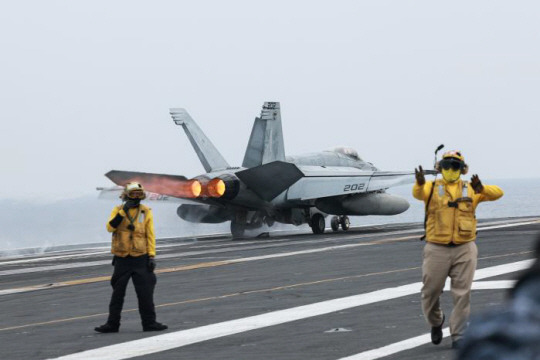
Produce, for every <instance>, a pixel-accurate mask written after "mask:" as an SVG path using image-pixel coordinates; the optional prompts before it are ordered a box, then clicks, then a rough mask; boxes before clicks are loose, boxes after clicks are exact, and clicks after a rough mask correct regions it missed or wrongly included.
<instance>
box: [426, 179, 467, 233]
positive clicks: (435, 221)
mask: <svg viewBox="0 0 540 360" xmlns="http://www.w3.org/2000/svg"><path fill="white" fill-rule="evenodd" d="M458 186H459V188H461V189H462V192H461V197H460V198H458V199H452V196H451V195H450V193H449V192H448V191H447V189H446V185H445V182H444V181H443V180H437V181H436V182H435V184H434V185H433V196H432V198H431V201H430V203H429V207H428V209H427V212H428V214H427V224H426V241H429V242H432V243H436V244H449V243H451V242H452V243H454V244H464V243H467V242H469V241H473V240H475V239H476V216H475V214H474V206H473V200H472V196H473V194H474V190H473V189H472V187H471V185H470V184H469V183H468V182H467V181H462V180H459V183H458Z"/></svg>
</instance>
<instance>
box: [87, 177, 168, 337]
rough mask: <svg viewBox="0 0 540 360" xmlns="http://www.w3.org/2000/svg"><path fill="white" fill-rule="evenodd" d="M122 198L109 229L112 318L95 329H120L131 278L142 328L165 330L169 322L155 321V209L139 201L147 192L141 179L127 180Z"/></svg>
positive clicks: (112, 330)
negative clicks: (112, 269)
mask: <svg viewBox="0 0 540 360" xmlns="http://www.w3.org/2000/svg"><path fill="white" fill-rule="evenodd" d="M121 198H122V200H123V201H124V203H123V204H122V205H119V206H115V207H114V209H113V211H112V213H111V216H110V218H109V222H108V223H107V231H109V232H111V233H112V248H111V253H113V254H114V257H113V265H114V273H113V276H112V278H111V285H112V288H113V293H112V297H111V302H110V304H109V318H108V320H107V322H106V323H105V324H103V325H101V326H98V327H96V328H95V329H94V330H95V331H97V332H100V333H111V332H118V329H119V328H120V314H121V313H122V306H123V305H124V296H125V295H126V287H127V284H128V282H129V279H130V278H131V279H132V281H133V285H134V286H135V292H136V293H137V299H138V301H139V313H140V315H141V321H142V327H143V331H160V330H165V329H167V325H164V324H161V323H158V322H156V311H155V307H154V287H155V285H156V275H155V274H154V269H155V267H156V262H155V260H154V257H155V256H156V237H155V234H154V219H153V215H152V210H151V209H150V208H149V207H147V206H145V205H142V204H141V203H140V202H141V200H143V199H145V198H146V194H145V192H144V189H143V187H142V185H141V184H139V183H134V182H132V183H129V184H127V185H126V186H125V188H124V191H123V193H122V195H121Z"/></svg>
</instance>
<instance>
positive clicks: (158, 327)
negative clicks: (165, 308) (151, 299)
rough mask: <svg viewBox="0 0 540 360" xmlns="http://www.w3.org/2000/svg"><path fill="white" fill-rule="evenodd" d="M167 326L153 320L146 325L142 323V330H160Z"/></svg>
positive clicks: (165, 328)
mask: <svg viewBox="0 0 540 360" xmlns="http://www.w3.org/2000/svg"><path fill="white" fill-rule="evenodd" d="M168 328H169V327H168V326H167V325H164V324H162V323H158V322H153V323H151V324H148V325H143V331H162V330H167V329H168Z"/></svg>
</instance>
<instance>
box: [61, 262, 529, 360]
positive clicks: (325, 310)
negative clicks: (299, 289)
mask: <svg viewBox="0 0 540 360" xmlns="http://www.w3.org/2000/svg"><path fill="white" fill-rule="evenodd" d="M531 262H532V260H523V261H518V262H514V263H510V264H504V265H498V266H492V267H489V268H484V269H479V270H477V272H476V274H477V276H476V275H475V280H479V279H484V278H487V277H492V276H497V275H502V274H506V273H510V272H514V271H518V270H522V269H525V268H527V267H528V266H529V265H530V264H531ZM421 287H422V283H421V282H417V283H412V284H407V285H402V286H398V287H394V288H386V289H382V290H377V291H373V292H370V293H365V294H359V295H353V296H347V297H344V298H338V299H332V300H327V301H322V302H318V303H314V304H309V305H303V306H298V307H294V308H290V309H285V310H278V311H272V312H269V313H264V314H260V315H255V316H250V317H246V318H241V319H236V320H230V321H225V322H221V323H216V324H211V325H206V326H201V327H198V328H194V329H188V330H181V331H176V332H171V333H167V334H163V335H157V336H151V337H147V338H144V339H140V340H133V341H128V342H124V343H120V344H115V345H110V346H105V347H102V348H98V349H93V350H87V351H83V352H80V353H75V354H71V355H66V356H62V357H59V358H58V359H66V360H67V359H72V360H73V359H129V358H132V357H136V356H143V355H148V354H153V353H157V352H162V351H166V350H171V349H175V348H179V347H182V346H186V345H190V344H195V343H199V342H202V341H207V340H212V339H217V338H220V337H223V336H229V335H234V334H238V333H242V332H246V331H250V330H255V329H261V328H265V327H269V326H274V325H280V324H285V323H289V322H292V321H296V320H302V319H307V318H311V317H314V316H320V315H325V314H329V313H333V312H337V311H341V310H345V309H349V308H353V307H358V306H362V305H367V304H372V303H376V302H380V301H385V300H390V299H396V298H400V297H403V296H408V295H413V294H417V293H419V292H420V289H421ZM414 339H416V338H414ZM418 341H419V340H415V342H414V344H416V343H418ZM422 341H423V340H422ZM428 341H429V338H428ZM420 345H421V344H420ZM414 346H418V345H414ZM414 346H413V347H414ZM401 350H403V348H401Z"/></svg>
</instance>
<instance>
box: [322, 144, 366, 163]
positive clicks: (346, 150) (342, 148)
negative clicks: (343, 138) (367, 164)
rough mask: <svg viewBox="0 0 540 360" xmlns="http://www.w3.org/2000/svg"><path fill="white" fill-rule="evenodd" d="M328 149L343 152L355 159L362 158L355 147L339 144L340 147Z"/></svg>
mask: <svg viewBox="0 0 540 360" xmlns="http://www.w3.org/2000/svg"><path fill="white" fill-rule="evenodd" d="M327 151H333V152H336V153H339V154H343V155H345V156H348V157H350V158H351V159H354V160H362V159H361V158H360V156H359V155H358V152H357V151H356V150H354V149H353V148H350V147H345V146H339V147H336V148H334V149H330V150H327Z"/></svg>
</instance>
